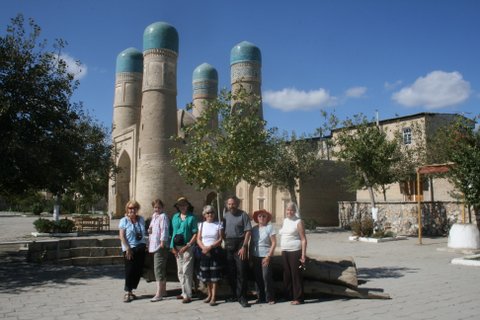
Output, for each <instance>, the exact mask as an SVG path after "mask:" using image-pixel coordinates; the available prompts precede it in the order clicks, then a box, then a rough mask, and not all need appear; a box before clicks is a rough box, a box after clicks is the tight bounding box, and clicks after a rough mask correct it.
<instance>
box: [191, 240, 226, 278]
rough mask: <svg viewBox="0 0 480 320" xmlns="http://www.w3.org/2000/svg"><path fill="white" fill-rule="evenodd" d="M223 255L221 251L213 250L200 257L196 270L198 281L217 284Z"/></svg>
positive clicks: (220, 276)
mask: <svg viewBox="0 0 480 320" xmlns="http://www.w3.org/2000/svg"><path fill="white" fill-rule="evenodd" d="M223 259H224V255H223V252H222V249H220V248H218V247H217V248H213V249H212V250H210V252H209V253H208V254H206V255H205V254H203V253H202V256H201V257H200V266H199V270H198V274H197V277H198V280H200V281H202V282H204V283H207V282H218V281H220V280H221V279H222V269H223Z"/></svg>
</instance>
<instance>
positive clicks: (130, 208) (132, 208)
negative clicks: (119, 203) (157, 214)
mask: <svg viewBox="0 0 480 320" xmlns="http://www.w3.org/2000/svg"><path fill="white" fill-rule="evenodd" d="M128 210H137V208H136V207H128Z"/></svg>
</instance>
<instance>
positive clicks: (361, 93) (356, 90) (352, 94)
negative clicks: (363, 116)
mask: <svg viewBox="0 0 480 320" xmlns="http://www.w3.org/2000/svg"><path fill="white" fill-rule="evenodd" d="M365 93H367V87H353V88H349V89H347V91H345V96H346V97H347V98H362V97H365Z"/></svg>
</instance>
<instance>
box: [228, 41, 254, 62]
mask: <svg viewBox="0 0 480 320" xmlns="http://www.w3.org/2000/svg"><path fill="white" fill-rule="evenodd" d="M242 61H257V62H258V63H262V53H261V52H260V49H258V47H257V46H255V45H254V44H253V43H250V42H248V41H242V42H240V43H239V44H237V45H236V46H234V47H233V49H232V51H231V52H230V64H234V63H237V62H242Z"/></svg>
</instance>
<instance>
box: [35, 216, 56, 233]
mask: <svg viewBox="0 0 480 320" xmlns="http://www.w3.org/2000/svg"><path fill="white" fill-rule="evenodd" d="M33 226H34V227H35V230H37V231H38V232H41V233H49V232H52V230H53V229H54V226H55V223H54V222H53V221H52V220H48V219H42V218H40V219H37V220H35V221H34V222H33Z"/></svg>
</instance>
